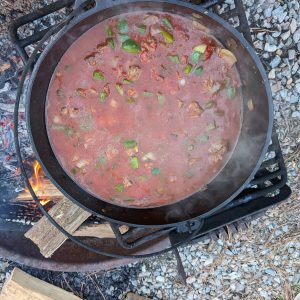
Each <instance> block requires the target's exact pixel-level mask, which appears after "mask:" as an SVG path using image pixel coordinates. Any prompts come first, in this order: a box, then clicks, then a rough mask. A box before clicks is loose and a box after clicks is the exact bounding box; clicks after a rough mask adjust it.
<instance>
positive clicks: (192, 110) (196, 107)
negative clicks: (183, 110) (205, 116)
mask: <svg viewBox="0 0 300 300" xmlns="http://www.w3.org/2000/svg"><path fill="white" fill-rule="evenodd" d="M187 111H188V115H189V116H190V117H191V118H198V117H200V116H201V114H202V113H203V111H204V110H203V109H202V107H201V106H200V104H199V103H198V102H197V101H193V102H191V103H190V104H189V106H188V109H187Z"/></svg>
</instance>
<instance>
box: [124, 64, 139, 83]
mask: <svg viewBox="0 0 300 300" xmlns="http://www.w3.org/2000/svg"><path fill="white" fill-rule="evenodd" d="M141 73H142V70H141V68H140V67H139V66H135V65H133V66H129V68H128V72H127V74H128V75H127V79H128V80H132V81H136V80H138V79H139V78H140V76H141Z"/></svg>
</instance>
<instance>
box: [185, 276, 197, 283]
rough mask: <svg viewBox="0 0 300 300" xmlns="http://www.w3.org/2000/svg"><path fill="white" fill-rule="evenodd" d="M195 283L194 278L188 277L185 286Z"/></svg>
mask: <svg viewBox="0 0 300 300" xmlns="http://www.w3.org/2000/svg"><path fill="white" fill-rule="evenodd" d="M195 281H196V278H195V277H194V276H189V277H188V278H187V279H186V283H187V284H192V283H194V282H195Z"/></svg>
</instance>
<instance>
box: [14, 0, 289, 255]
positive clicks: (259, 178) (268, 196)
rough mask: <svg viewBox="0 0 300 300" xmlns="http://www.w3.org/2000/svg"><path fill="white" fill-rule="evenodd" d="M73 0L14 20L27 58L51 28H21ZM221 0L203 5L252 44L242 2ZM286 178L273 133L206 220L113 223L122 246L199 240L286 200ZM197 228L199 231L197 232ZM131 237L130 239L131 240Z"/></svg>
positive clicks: (18, 45) (20, 47)
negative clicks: (159, 225) (248, 175)
mask: <svg viewBox="0 0 300 300" xmlns="http://www.w3.org/2000/svg"><path fill="white" fill-rule="evenodd" d="M74 2H75V0H59V1H57V2H55V3H53V4H51V5H48V6H45V7H43V8H42V9H40V10H38V11H35V12H33V13H31V14H28V15H26V16H23V17H21V18H20V19H18V20H16V21H15V23H14V25H13V26H12V27H11V36H12V39H13V41H14V43H15V45H16V48H17V50H18V51H19V53H20V55H21V57H22V58H23V59H24V61H26V60H27V59H28V55H27V53H26V51H25V48H26V47H27V46H29V45H31V44H34V43H35V42H37V41H39V40H40V39H41V38H42V37H43V36H44V34H45V33H46V32H47V31H48V30H49V29H50V28H47V29H44V30H42V31H40V32H37V33H35V34H33V35H31V36H28V37H26V38H23V39H20V38H19V36H18V33H17V30H18V28H19V27H21V26H23V25H24V24H27V23H30V22H33V21H35V20H37V19H39V18H41V17H43V16H46V15H48V14H50V13H53V12H56V11H58V10H60V9H61V8H63V7H70V6H71V5H73V4H74ZM191 2H193V3H194V1H191ZM220 2H223V1H220V0H208V1H201V3H202V5H205V7H206V8H209V9H210V10H212V11H214V12H215V13H217V14H219V15H220V16H221V17H222V18H224V19H226V20H228V21H229V22H234V23H235V27H236V28H237V29H238V30H239V31H240V32H241V33H242V34H243V35H244V37H245V38H246V39H247V40H248V41H249V42H250V43H252V41H251V34H250V29H249V26H248V23H247V19H246V15H245V10H244V7H243V3H242V1H241V0H235V2H234V5H233V6H234V7H229V9H228V10H226V11H224V10H223V7H221V6H220V5H219V3H220ZM286 181H287V173H286V168H285V165H284V161H283V156H282V153H281V149H280V145H279V142H278V138H277V135H276V133H275V132H274V133H273V136H272V143H271V144H270V146H269V149H268V154H267V158H266V159H265V161H264V162H263V163H262V165H261V168H260V169H259V171H258V172H257V174H256V175H255V177H254V178H253V180H252V181H251V183H250V184H249V186H248V187H247V188H246V189H245V190H244V191H243V192H242V193H241V194H240V195H239V196H238V197H237V198H236V199H234V200H233V201H232V202H230V204H228V205H227V206H226V207H224V208H223V209H222V210H219V211H218V212H217V213H215V214H214V215H211V216H210V217H207V218H206V219H204V220H203V219H202V220H196V221H195V220H194V221H192V222H190V221H189V222H186V223H184V224H183V225H182V224H181V225H180V226H174V227H167V228H163V229H160V230H150V231H149V229H148V230H146V229H144V228H141V227H131V228H130V229H129V231H127V232H126V233H125V234H121V232H120V230H119V226H120V225H118V224H110V225H111V227H112V229H113V231H114V233H115V235H116V239H117V241H118V243H119V245H120V246H121V247H123V248H125V249H134V248H135V247H138V246H140V245H143V244H145V243H147V242H149V241H153V240H156V239H158V238H159V237H162V236H165V235H167V234H168V235H169V237H170V240H171V242H172V244H177V243H179V242H181V241H184V240H185V239H186V240H188V239H189V237H190V238H193V239H194V240H197V239H199V238H200V237H201V236H203V235H205V234H207V233H209V232H212V231H213V230H220V229H222V228H224V226H226V225H227V224H231V223H234V222H235V224H237V223H236V222H238V221H239V220H240V219H243V218H245V217H249V216H252V215H254V214H257V213H258V212H261V211H263V210H265V209H266V208H267V207H269V206H271V205H274V204H276V203H279V202H281V201H283V200H284V199H286V198H287V197H288V196H289V194H290V192H291V191H290V188H289V187H288V186H287V185H286ZM99 221H101V220H99ZM196 231H197V234H195V232H196ZM129 240H130V242H128V241H129ZM91 251H93V249H91Z"/></svg>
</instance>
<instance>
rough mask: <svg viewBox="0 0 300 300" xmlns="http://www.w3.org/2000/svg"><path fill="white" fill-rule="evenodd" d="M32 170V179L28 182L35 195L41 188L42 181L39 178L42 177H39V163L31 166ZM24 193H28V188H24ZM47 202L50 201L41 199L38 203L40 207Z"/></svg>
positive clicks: (40, 168) (40, 169)
mask: <svg viewBox="0 0 300 300" xmlns="http://www.w3.org/2000/svg"><path fill="white" fill-rule="evenodd" d="M33 170H34V174H33V177H31V178H30V179H29V182H30V184H31V186H32V189H33V191H34V192H35V193H37V192H38V191H39V190H41V189H42V187H43V180H42V178H41V177H42V176H41V171H42V167H41V165H40V164H39V162H38V161H37V160H36V161H35V162H34V164H33ZM25 191H26V192H27V193H29V190H28V188H26V189H25ZM49 201H50V199H41V200H40V203H41V204H42V205H46V204H47V203H48V202H49Z"/></svg>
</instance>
